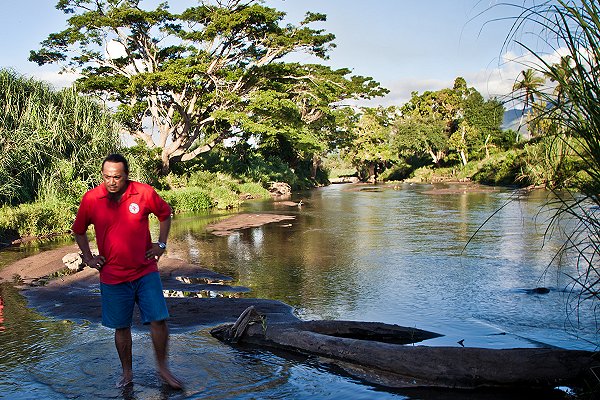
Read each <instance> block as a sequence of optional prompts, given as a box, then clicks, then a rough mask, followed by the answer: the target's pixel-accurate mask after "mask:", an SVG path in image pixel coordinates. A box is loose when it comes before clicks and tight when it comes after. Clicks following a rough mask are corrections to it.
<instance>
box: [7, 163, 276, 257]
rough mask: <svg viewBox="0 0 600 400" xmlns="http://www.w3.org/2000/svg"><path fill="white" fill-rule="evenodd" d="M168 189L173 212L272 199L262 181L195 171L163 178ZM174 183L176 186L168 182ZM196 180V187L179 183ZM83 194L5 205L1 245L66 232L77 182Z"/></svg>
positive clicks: (166, 195) (163, 192) (75, 203)
mask: <svg viewBox="0 0 600 400" xmlns="http://www.w3.org/2000/svg"><path fill="white" fill-rule="evenodd" d="M162 179H163V181H164V185H166V186H168V189H166V190H159V191H158V192H159V194H160V195H161V196H162V197H163V198H164V199H165V200H166V201H167V202H168V203H169V204H170V205H171V207H172V208H173V212H174V213H185V212H198V211H204V210H209V209H212V208H217V209H231V208H236V207H239V206H240V205H241V204H242V202H243V200H244V199H250V198H269V196H270V194H269V191H268V190H266V189H265V188H263V187H262V186H261V185H260V184H257V183H253V182H239V181H237V180H236V179H234V178H232V177H231V176H228V175H225V174H217V173H210V172H202V173H197V174H194V175H193V176H192V177H190V178H186V177H175V176H169V177H166V178H162ZM167 182H171V184H172V185H173V187H171V186H170V185H168V184H167ZM176 183H177V185H184V184H185V185H187V184H188V183H195V184H196V186H179V187H178V186H177V185H176ZM75 187H77V188H78V189H79V190H80V192H81V193H79V195H76V196H64V195H62V194H60V193H56V194H55V195H54V196H50V195H47V196H46V197H45V198H44V199H43V200H38V201H37V202H34V203H23V204H20V205H18V206H9V205H5V206H3V207H1V208H0V245H1V244H4V245H6V244H10V242H11V241H12V240H15V239H17V238H22V237H27V236H35V237H43V236H48V235H55V234H65V233H68V232H69V231H70V229H71V224H72V223H73V220H74V219H75V214H76V212H77V207H78V206H79V199H80V198H81V196H82V195H83V193H84V192H85V189H86V188H85V187H81V185H75Z"/></svg>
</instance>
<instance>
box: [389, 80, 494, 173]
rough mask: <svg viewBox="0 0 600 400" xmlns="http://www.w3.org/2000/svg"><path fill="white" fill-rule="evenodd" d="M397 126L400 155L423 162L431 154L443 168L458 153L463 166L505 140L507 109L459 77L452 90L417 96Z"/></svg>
mask: <svg viewBox="0 0 600 400" xmlns="http://www.w3.org/2000/svg"><path fill="white" fill-rule="evenodd" d="M400 113H401V115H400V117H399V118H397V119H396V122H395V124H394V130H395V137H394V144H395V147H396V148H397V150H398V152H399V154H400V155H403V156H404V157H406V158H410V157H416V158H420V157H422V155H423V154H428V155H429V156H430V157H431V161H432V162H433V163H434V164H440V163H441V162H442V161H444V159H446V158H447V157H448V155H449V151H450V150H454V151H456V154H458V156H459V157H460V160H461V162H462V164H463V165H465V164H466V163H467V161H468V160H469V159H470V158H471V157H472V156H480V153H482V150H485V154H486V155H487V154H488V151H489V147H490V146H491V145H492V143H493V142H494V141H495V140H500V139H501V129H500V125H501V123H502V116H503V113H504V108H503V107H502V105H501V104H500V102H498V101H497V100H496V99H490V100H485V99H484V98H483V96H481V94H480V93H479V92H478V91H477V90H475V89H474V88H470V87H468V86H467V82H466V81H465V80H464V78H461V77H458V78H456V80H455V81H454V85H453V87H452V88H445V89H441V90H438V91H427V92H424V93H423V94H418V93H416V92H415V93H413V94H412V97H411V99H410V101H408V102H407V103H406V104H404V105H403V106H402V107H401V109H400Z"/></svg>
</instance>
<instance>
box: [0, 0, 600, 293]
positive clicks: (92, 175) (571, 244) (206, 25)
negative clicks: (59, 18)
mask: <svg viewBox="0 0 600 400" xmlns="http://www.w3.org/2000/svg"><path fill="white" fill-rule="evenodd" d="M526 4H527V3H525V4H521V5H519V6H518V9H519V10H520V12H519V15H518V16H517V17H516V18H515V21H516V22H515V28H514V31H512V32H510V33H509V38H508V40H507V44H508V43H516V44H517V45H519V46H522V47H523V48H525V49H526V50H527V51H530V52H531V53H532V54H534V55H535V54H536V53H535V49H532V48H530V46H527V44H526V43H522V42H520V39H521V38H522V37H526V35H520V34H521V33H522V32H523V29H524V28H525V26H528V27H529V28H530V29H531V31H533V32H542V33H544V37H546V38H548V45H549V47H550V48H551V49H553V48H555V47H556V44H557V43H558V47H560V48H561V49H565V50H566V53H565V55H564V57H563V58H562V59H561V60H559V61H558V62H556V63H550V62H547V61H546V60H547V59H546V58H544V57H542V56H541V55H540V56H539V62H538V63H536V64H533V65H530V66H529V65H528V66H526V68H525V69H524V71H523V73H522V74H521V76H520V77H519V78H518V81H517V82H515V85H514V93H513V95H514V97H517V98H519V97H520V98H521V99H522V103H523V104H524V107H523V112H522V114H523V116H522V118H521V121H520V123H519V127H518V128H517V129H516V131H513V130H506V129H502V119H503V115H504V106H503V101H502V100H501V99H494V98H492V99H487V100H486V99H484V98H483V96H482V95H481V94H480V93H479V92H478V91H477V90H475V89H474V88H472V87H469V86H468V84H467V82H466V80H465V79H463V78H461V77H458V78H456V79H455V81H454V84H453V86H452V87H451V88H445V89H441V90H437V91H425V92H424V93H417V92H414V93H412V96H411V99H410V100H409V101H408V102H407V103H406V104H404V105H401V106H394V107H373V108H368V107H363V108H358V109H357V108H355V107H351V106H349V104H350V103H349V102H348V100H352V99H354V100H356V99H361V98H362V99H369V98H373V97H377V96H381V95H383V94H386V93H387V90H386V89H385V88H382V87H381V86H380V85H379V83H377V82H375V81H374V80H373V79H372V78H369V77H362V76H352V75H351V74H350V70H349V69H339V70H333V69H331V68H329V67H326V66H323V65H319V64H299V63H290V62H285V61H284V60H283V57H284V56H285V55H286V54H289V53H291V52H298V51H300V52H305V53H309V54H312V55H314V56H317V57H320V58H326V57H327V52H328V50H329V49H330V48H331V47H332V46H333V41H334V39H335V37H334V35H332V34H329V33H326V32H325V31H323V30H321V29H313V28H311V26H312V24H313V23H316V22H323V21H325V20H326V17H325V16H324V15H321V14H316V13H307V16H306V18H305V19H304V20H303V21H300V22H299V23H298V24H297V25H292V24H285V25H284V23H283V18H284V16H285V14H284V13H282V12H280V11H277V10H275V9H273V8H269V7H265V6H263V5H262V3H261V2H260V1H244V2H242V1H230V2H228V3H227V4H224V3H217V4H211V3H210V2H205V3H203V4H202V5H200V6H197V7H190V8H188V9H186V10H184V11H183V12H182V13H180V14H175V13H172V12H170V11H169V8H168V4H166V3H164V4H161V5H159V6H158V7H157V8H156V9H154V10H143V9H141V8H140V5H139V2H138V1H130V2H122V3H115V2H106V1H72V0H61V1H60V2H58V5H57V7H58V8H59V9H61V10H63V11H64V12H65V13H66V14H75V17H73V18H69V19H68V20H67V28H66V29H65V30H63V31H61V32H58V33H54V34H51V35H49V36H48V38H47V39H46V40H45V41H43V42H42V44H41V48H40V49H39V50H37V51H32V52H31V57H30V60H31V61H34V62H37V63H38V64H40V65H42V64H48V63H59V64H61V65H63V66H64V67H65V68H72V67H75V68H78V70H79V71H81V74H82V75H81V78H80V79H79V80H78V81H77V82H76V84H75V85H74V86H73V87H71V88H68V89H63V90H60V91H55V90H53V89H52V88H51V87H49V86H48V85H47V84H45V83H43V82H38V81H35V80H33V79H27V78H24V77H22V76H20V75H19V74H18V73H17V72H14V71H10V70H1V71H0V107H1V109H2V110H3V112H2V114H1V115H0V150H1V153H0V205H1V207H2V209H1V210H0V232H1V233H2V235H3V237H4V239H3V240H0V241H4V242H6V241H7V239H6V238H14V237H22V236H26V235H33V236H41V235H49V234H54V233H64V232H67V230H68V228H69V226H70V223H71V221H72V218H73V215H74V212H75V208H76V204H77V202H78V201H79V198H80V197H81V195H82V194H83V193H84V192H85V190H87V189H88V188H90V187H92V186H94V185H95V184H97V183H98V182H99V174H98V171H99V169H100V165H99V163H100V160H101V159H102V158H103V157H104V155H106V154H107V153H109V152H113V151H121V152H123V153H125V154H126V155H127V156H128V158H129V159H130V160H131V163H132V165H131V170H132V173H131V177H132V179H136V180H139V181H142V182H147V183H150V184H152V185H154V186H155V187H157V188H158V189H159V190H161V194H162V195H163V196H164V197H165V198H166V199H167V200H168V201H169V202H170V203H171V204H172V206H173V207H174V209H175V210H176V211H177V212H185V211H199V210H203V209H210V208H213V207H216V208H232V207H236V206H238V205H239V204H240V202H241V201H242V200H240V197H242V198H243V197H265V196H268V194H267V193H268V192H267V191H266V189H265V187H267V186H268V185H269V183H270V182H273V181H283V182H287V183H289V184H290V185H291V186H292V188H294V189H300V188H309V187H313V186H315V185H321V184H326V183H327V181H328V179H329V178H331V177H334V176H335V175H338V174H352V175H357V176H359V177H360V178H361V179H362V180H364V181H370V182H377V181H385V180H404V179H413V180H418V181H419V180H420V181H434V180H439V179H457V180H471V181H477V182H481V183H489V184H505V185H517V186H529V185H535V186H542V187H546V188H549V189H552V190H561V189H572V190H573V193H574V195H573V199H574V200H573V201H572V202H570V201H568V200H565V196H562V197H560V198H561V199H563V200H561V201H562V202H561V203H559V204H558V205H557V213H556V216H557V218H556V221H557V223H558V221H559V220H560V218H561V217H566V216H574V217H576V218H580V219H581V224H580V225H578V226H580V227H581V229H580V231H578V232H577V235H579V234H581V235H584V237H585V238H587V239H586V240H587V241H579V240H575V238H576V237H579V236H573V235H571V236H568V237H569V241H567V242H566V244H565V250H569V251H571V250H573V249H577V248H578V246H579V245H580V243H584V242H585V243H587V244H588V245H589V246H583V247H579V250H581V251H580V252H579V253H578V254H580V256H581V258H580V259H581V263H582V268H583V269H582V276H581V277H575V279H574V282H575V283H574V285H575V286H576V287H577V288H579V287H580V286H581V287H583V288H584V289H583V290H584V291H585V292H586V293H587V294H588V295H589V296H591V297H592V298H596V297H597V293H599V292H598V290H595V286H596V284H595V283H594V282H595V281H594V280H590V281H587V279H588V278H586V276H589V274H588V275H585V271H586V270H588V271H589V270H592V271H595V269H594V266H593V260H594V259H595V258H593V257H591V258H588V253H589V251H590V249H592V250H591V251H592V253H594V254H595V253H596V252H597V250H595V249H598V245H597V242H596V241H595V240H594V230H597V226H598V224H597V221H596V218H595V216H594V215H591V214H590V212H588V211H587V210H588V208H582V207H580V206H581V205H582V204H586V203H585V201H588V202H592V203H596V204H597V203H598V197H597V193H598V188H597V185H598V182H600V180H599V179H598V178H599V176H598V173H599V172H598V171H600V159H599V158H600V156H599V154H600V151H599V148H598V138H599V137H600V136H599V135H598V126H599V123H598V121H600V118H599V117H598V112H599V111H598V110H599V108H598V107H597V104H596V101H597V100H596V99H597V96H596V95H595V93H598V92H600V88H599V87H598V82H599V80H598V76H597V74H598V71H599V69H598V68H597V67H598V65H597V63H598V59H599V57H600V54H598V48H600V39H599V31H600V24H599V22H598V18H597V17H596V16H597V15H598V13H597V11H598V9H597V8H598V2H597V1H582V2H565V1H549V2H544V3H543V4H542V5H535V4H533V3H532V5H531V6H529V7H527V5H526ZM511 10H512V11H513V12H514V8H513V9H511ZM159 32H160V36H161V37H163V36H167V37H169V40H158V36H157V35H159ZM165 43H168V45H165ZM211 43H212V44H214V46H213V47H211ZM109 45H110V46H109ZM160 46H164V47H160ZM215 46H216V47H215ZM109 47H110V48H111V49H113V50H114V51H113V55H112V56H111V54H110V52H105V51H99V49H105V48H109ZM73 48H77V49H78V50H80V51H81V53H77V52H75V53H72V52H69V50H70V49H73ZM546 50H547V49H546V48H544V49H542V50H540V54H543V53H542V52H544V51H546ZM117 53H118V54H117ZM74 54H79V55H78V56H75V55H74ZM97 99H101V100H102V101H104V102H107V101H112V102H116V103H117V104H119V105H118V106H117V108H116V109H115V110H109V109H107V108H106V107H105V106H104V105H103V103H102V102H98V101H97ZM122 135H126V136H127V137H128V138H130V140H129V143H130V145H127V146H126V145H124V144H123V142H124V141H123V140H122ZM132 138H133V140H132ZM132 142H134V143H132ZM131 144H133V145H131ZM580 194H582V195H583V201H582V198H581V196H580ZM589 229H591V231H590V230H589ZM586 232H587V233H586ZM596 236H597V235H596ZM584 266H586V268H584ZM592 275H593V276H596V275H597V274H592Z"/></svg>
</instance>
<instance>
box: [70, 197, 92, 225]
mask: <svg viewBox="0 0 600 400" xmlns="http://www.w3.org/2000/svg"><path fill="white" fill-rule="evenodd" d="M88 204H89V200H88V196H87V193H86V194H85V195H84V196H83V198H82V199H81V203H80V204H79V209H78V210H77V215H76V216H75V221H73V226H72V227H71V230H72V231H73V233H75V234H77V235H83V234H85V232H86V231H87V228H88V226H90V223H91V221H90V219H89V218H90V217H89V213H88V212H87V210H88Z"/></svg>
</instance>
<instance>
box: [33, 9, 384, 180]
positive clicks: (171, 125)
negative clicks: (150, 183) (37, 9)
mask: <svg viewBox="0 0 600 400" xmlns="http://www.w3.org/2000/svg"><path fill="white" fill-rule="evenodd" d="M141 4H142V1H140V0H60V1H58V4H57V6H56V7H57V8H58V9H60V10H62V11H63V12H64V13H65V14H67V15H68V16H69V17H68V20H67V28H66V29H65V30H63V31H61V32H58V33H52V34H50V35H49V36H48V38H47V39H46V40H44V41H43V42H42V43H41V48H40V49H39V50H37V51H31V53H30V60H31V61H34V62H37V63H38V64H40V65H42V64H47V63H60V64H61V65H62V66H63V67H64V68H73V69H75V70H77V71H78V72H80V73H81V78H80V79H79V80H78V81H77V87H78V89H79V90H81V91H83V92H88V93H95V94H98V95H101V96H102V97H103V98H105V99H107V100H109V101H114V102H117V103H118V116H119V120H120V122H121V124H122V126H123V127H124V129H125V130H126V132H128V133H129V134H131V135H132V136H133V137H134V138H137V139H140V140H142V141H143V142H144V143H146V144H147V145H148V147H150V148H159V149H160V151H161V161H162V164H163V172H167V171H168V169H169V167H170V164H171V163H173V162H177V161H186V160H191V159H193V158H194V157H196V156H198V155H199V154H202V153H205V152H208V151H210V150H211V149H213V148H214V147H215V146H217V145H219V144H222V143H223V142H224V141H227V140H230V139H237V140H246V139H247V138H248V137H249V136H253V137H254V138H255V140H256V141H257V142H258V143H268V142H273V141H274V138H277V139H280V138H284V139H285V140H286V141H288V142H289V143H302V144H306V143H311V142H312V141H311V140H310V138H309V137H307V135H308V136H311V135H313V136H314V135H315V133H316V132H319V131H321V130H323V129H325V128H324V126H325V125H326V123H327V122H328V121H333V120H334V119H335V118H334V117H333V116H332V113H333V111H334V110H335V108H336V107H332V105H338V106H339V104H340V102H341V101H343V100H345V99H351V98H360V97H363V98H370V97H371V96H377V95H381V94H384V93H385V92H386V90H385V89H383V88H381V87H380V86H379V84H378V83H377V82H374V81H373V80H372V79H371V78H368V77H361V76H351V75H350V70H348V69H338V70H334V69H331V68H329V67H325V66H322V65H315V64H313V65H303V64H299V63H290V62H286V61H284V60H283V59H284V57H285V56H286V55H288V54H290V53H292V52H305V53H309V54H312V55H315V56H317V57H320V58H326V57H327V52H328V50H330V49H331V48H332V47H334V44H333V40H334V35H333V34H331V33H326V32H325V31H324V30H321V29H313V28H311V25H312V24H314V23H316V22H320V21H325V19H326V17H325V15H323V14H316V13H311V12H307V13H306V17H305V19H304V20H303V21H300V22H299V23H298V24H297V25H292V24H285V25H284V23H283V19H284V16H285V13H283V12H281V11H277V10H276V9H273V8H269V7H265V6H263V5H262V3H261V1H259V0H246V1H242V0H231V1H228V2H222V1H216V2H211V1H202V2H200V5H198V6H191V7H188V8H186V9H185V10H184V11H182V12H181V13H174V12H171V11H170V10H169V6H168V4H167V3H161V4H159V5H158V6H157V7H156V8H155V9H150V10H147V9H144V8H142V6H141ZM309 147H310V146H309Z"/></svg>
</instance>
